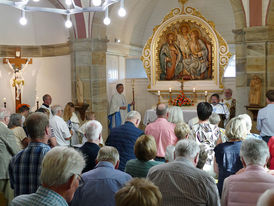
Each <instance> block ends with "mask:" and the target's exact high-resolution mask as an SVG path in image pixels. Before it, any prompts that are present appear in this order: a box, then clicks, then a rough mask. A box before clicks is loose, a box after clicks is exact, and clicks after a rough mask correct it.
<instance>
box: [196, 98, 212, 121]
mask: <svg viewBox="0 0 274 206" xmlns="http://www.w3.org/2000/svg"><path fill="white" fill-rule="evenodd" d="M211 114H212V106H211V105H210V104H209V103H208V102H200V103H199V104H198V105H197V115H198V118H199V120H201V121H206V120H208V119H209V117H210V115H211Z"/></svg>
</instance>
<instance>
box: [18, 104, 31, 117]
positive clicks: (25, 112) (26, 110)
mask: <svg viewBox="0 0 274 206" xmlns="http://www.w3.org/2000/svg"><path fill="white" fill-rule="evenodd" d="M19 112H20V113H21V114H22V115H23V116H25V117H27V116H28V114H29V107H28V106H27V105H23V106H21V107H20V108H19Z"/></svg>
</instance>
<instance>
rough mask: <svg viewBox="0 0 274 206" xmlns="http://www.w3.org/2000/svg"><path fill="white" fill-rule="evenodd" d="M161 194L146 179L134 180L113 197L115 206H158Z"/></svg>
mask: <svg viewBox="0 0 274 206" xmlns="http://www.w3.org/2000/svg"><path fill="white" fill-rule="evenodd" d="M161 200H162V194H161V192H160V190H159V188H158V187H157V186H155V185H154V184H153V183H152V182H150V181H148V180H146V179H143V178H142V179H140V178H134V179H132V180H131V181H129V182H128V183H127V184H126V186H124V187H123V188H122V189H120V190H119V191H118V192H117V193H116V195H115V202H116V206H159V205H160V203H161Z"/></svg>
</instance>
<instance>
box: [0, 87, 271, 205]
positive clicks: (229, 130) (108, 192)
mask: <svg viewBox="0 0 274 206" xmlns="http://www.w3.org/2000/svg"><path fill="white" fill-rule="evenodd" d="M229 91H230V90H229ZM212 98H213V100H212V102H211V103H212V104H211V103H208V102H199V103H197V117H195V118H193V119H191V120H190V121H189V122H185V120H184V115H183V111H182V108H180V107H177V106H167V105H166V104H163V103H160V104H158V105H157V106H156V115H157V118H156V120H155V121H153V122H149V123H148V124H147V125H146V127H145V128H142V127H140V125H142V117H141V114H140V113H139V112H138V111H129V112H127V115H126V116H125V122H124V123H123V124H121V125H116V126H115V128H112V129H110V130H109V131H108V128H104V127H103V125H102V124H101V123H100V122H99V121H98V120H96V116H95V113H94V112H87V113H86V120H85V121H84V122H82V121H81V120H80V118H79V117H78V114H77V112H76V111H75V105H74V104H73V103H72V102H68V103H67V104H66V105H65V106H64V107H62V106H61V105H52V106H51V102H52V98H51V96H50V95H49V94H46V95H44V96H43V104H42V106H41V107H40V108H39V109H37V110H36V111H35V112H31V111H30V107H29V106H28V105H22V108H19V110H18V111H19V112H18V113H14V114H10V112H9V111H8V110H7V109H6V108H0V193H2V195H3V196H4V197H5V199H6V201H5V202H6V205H10V206H41V205H43V206H53V205H54V206H68V205H70V206H90V205H96V206H115V205H116V206H141V205H142V206H161V205H162V206H177V205H178V206H179V205H186V206H192V205H193V206H196V205H204V206H220V205H221V206H238V205H239V206H256V205H257V206H268V205H274V158H273V156H274V125H273V123H272V119H273V116H274V109H273V108H272V107H273V105H274V90H269V91H268V92H267V93H266V100H267V103H268V105H267V106H266V107H264V108H263V109H261V110H260V111H259V113H258V117H257V130H258V131H259V133H258V134H256V133H253V132H251V131H254V130H253V129H252V119H251V117H250V116H249V115H248V114H240V115H238V116H237V115H236V116H235V117H232V118H229V117H228V114H229V109H230V108H229V107H227V106H225V105H224V104H222V103H219V99H220V97H219V95H218V94H213V95H212ZM222 112H223V113H222ZM222 114H223V115H222ZM233 116H234V114H233ZM116 124H117V122H116ZM139 127H140V128H139ZM141 128H142V129H141ZM107 131H108V137H103V133H104V132H106V133H107Z"/></svg>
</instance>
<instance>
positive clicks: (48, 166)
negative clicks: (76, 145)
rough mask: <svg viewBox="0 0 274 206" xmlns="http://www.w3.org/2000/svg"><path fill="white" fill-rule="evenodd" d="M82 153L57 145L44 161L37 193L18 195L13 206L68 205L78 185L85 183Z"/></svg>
mask: <svg viewBox="0 0 274 206" xmlns="http://www.w3.org/2000/svg"><path fill="white" fill-rule="evenodd" d="M84 166H85V160H84V158H83V157H82V155H81V154H80V153H79V152H77V151H76V150H74V149H72V148H66V147H56V148H53V149H52V150H51V151H50V152H48V153H47V154H46V156H45V158H44V160H43V163H42V172H41V186H40V187H39V188H38V189H37V191H36V193H32V194H29V195H21V196H18V197H16V198H15V199H14V200H13V201H12V203H11V206H41V205H43V206H53V205H54V206H68V204H67V203H68V202H70V201H71V200H72V198H73V195H74V192H75V191H76V189H77V187H78V186H81V185H82V184H83V182H82V179H81V176H80V174H81V171H82V170H83V168H84Z"/></svg>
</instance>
